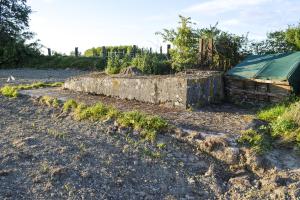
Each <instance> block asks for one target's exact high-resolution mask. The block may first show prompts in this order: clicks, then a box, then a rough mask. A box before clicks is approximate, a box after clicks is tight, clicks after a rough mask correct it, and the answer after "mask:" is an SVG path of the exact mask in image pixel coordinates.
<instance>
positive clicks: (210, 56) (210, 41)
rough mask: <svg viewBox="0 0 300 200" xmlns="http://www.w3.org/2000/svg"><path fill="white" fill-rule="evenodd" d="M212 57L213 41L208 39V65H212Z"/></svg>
mask: <svg viewBox="0 0 300 200" xmlns="http://www.w3.org/2000/svg"><path fill="white" fill-rule="evenodd" d="M213 56H214V40H213V39H212V38H210V39H209V40H208V60H209V62H210V64H212V63H213Z"/></svg>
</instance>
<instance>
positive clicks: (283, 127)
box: [240, 96, 300, 151]
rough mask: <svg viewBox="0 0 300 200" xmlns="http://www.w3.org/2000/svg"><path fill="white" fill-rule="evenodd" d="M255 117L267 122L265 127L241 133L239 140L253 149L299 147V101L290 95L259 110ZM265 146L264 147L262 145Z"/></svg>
mask: <svg viewBox="0 0 300 200" xmlns="http://www.w3.org/2000/svg"><path fill="white" fill-rule="evenodd" d="M257 117H258V118H259V119H261V120H264V121H267V122H269V124H268V126H267V127H261V128H260V129H259V130H256V131H254V130H249V131H246V132H244V133H242V136H241V138H240V141H243V142H246V143H248V144H249V145H250V146H252V147H253V148H255V149H258V150H259V151H260V149H268V147H267V146H270V140H272V141H273V142H272V146H273V147H275V148H276V147H279V146H280V147H286V148H293V147H298V148H300V101H299V98H298V97H295V96H292V97H291V98H289V99H288V100H285V101H283V102H281V103H278V104H275V105H272V106H270V107H267V108H264V109H263V110H261V111H260V112H259V113H258V114H257ZM264 146H266V148H265V147H264Z"/></svg>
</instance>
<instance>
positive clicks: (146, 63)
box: [132, 54, 171, 74]
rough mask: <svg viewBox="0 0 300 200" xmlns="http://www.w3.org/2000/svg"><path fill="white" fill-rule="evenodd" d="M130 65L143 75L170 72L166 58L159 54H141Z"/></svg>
mask: <svg viewBox="0 0 300 200" xmlns="http://www.w3.org/2000/svg"><path fill="white" fill-rule="evenodd" d="M132 65H133V66H135V67H137V68H139V69H140V70H141V71H142V72H143V73H144V74H167V73H170V71H171V64H170V62H169V61H168V60H167V58H166V57H164V56H162V55H159V54H142V55H138V56H137V57H135V58H134V59H133V60H132Z"/></svg>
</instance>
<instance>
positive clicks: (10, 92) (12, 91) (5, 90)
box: [0, 85, 19, 98]
mask: <svg viewBox="0 0 300 200" xmlns="http://www.w3.org/2000/svg"><path fill="white" fill-rule="evenodd" d="M0 92H1V94H2V95H3V96H6V97H10V98H16V97H18V96H19V92H18V90H17V88H15V87H12V86H9V85H6V86H4V87H2V88H1V89H0Z"/></svg>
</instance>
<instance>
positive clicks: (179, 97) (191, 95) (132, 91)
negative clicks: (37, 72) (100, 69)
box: [64, 72, 224, 108]
mask: <svg viewBox="0 0 300 200" xmlns="http://www.w3.org/2000/svg"><path fill="white" fill-rule="evenodd" d="M64 88H65V89H70V90H74V91H77V92H87V93H92V94H99V95H106V96H111V97H117V98H121V99H128V100H138V101H142V102H149V103H154V104H164V105H166V106H175V107H181V108H187V107H190V106H201V105H204V104H208V103H217V102H220V101H221V100H223V97H224V92H223V80H222V74H220V73H218V72H201V73H198V74H183V75H164V76H131V77H130V76H121V75H114V76H108V75H105V74H103V73H96V74H89V75H84V76H79V77H74V78H71V79H69V80H67V81H66V82H65V84H64Z"/></svg>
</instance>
